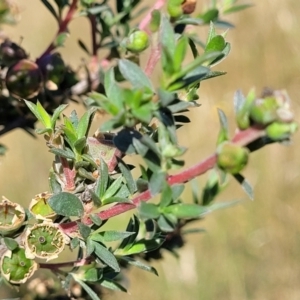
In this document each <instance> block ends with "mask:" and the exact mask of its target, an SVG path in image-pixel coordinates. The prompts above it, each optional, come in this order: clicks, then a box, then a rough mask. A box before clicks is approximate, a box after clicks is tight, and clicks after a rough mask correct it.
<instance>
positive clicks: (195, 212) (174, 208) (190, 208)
mask: <svg viewBox="0 0 300 300" xmlns="http://www.w3.org/2000/svg"><path fill="white" fill-rule="evenodd" d="M163 212H164V213H166V214H172V215H174V216H175V217H177V218H179V219H184V218H199V217H201V216H203V215H205V214H207V212H208V209H207V208H206V207H204V206H200V205H198V204H186V203H179V204H173V205H170V206H168V207H166V208H164V209H163Z"/></svg>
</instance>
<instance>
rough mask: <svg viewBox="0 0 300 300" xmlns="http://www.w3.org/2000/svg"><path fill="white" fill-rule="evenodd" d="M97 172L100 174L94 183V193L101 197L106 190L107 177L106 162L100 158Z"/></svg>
mask: <svg viewBox="0 0 300 300" xmlns="http://www.w3.org/2000/svg"><path fill="white" fill-rule="evenodd" d="M99 174H100V176H99V177H98V180H97V183H96V187H95V193H96V195H97V196H98V197H99V198H100V199H101V198H102V197H103V195H104V193H105V191H106V188H107V184H108V179H109V177H108V167H107V164H106V163H105V161H104V160H102V159H101V163H100V167H99Z"/></svg>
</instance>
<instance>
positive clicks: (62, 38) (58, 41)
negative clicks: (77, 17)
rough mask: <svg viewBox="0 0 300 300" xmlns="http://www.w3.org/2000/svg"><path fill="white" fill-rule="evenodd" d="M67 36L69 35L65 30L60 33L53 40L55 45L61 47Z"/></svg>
mask: <svg viewBox="0 0 300 300" xmlns="http://www.w3.org/2000/svg"><path fill="white" fill-rule="evenodd" d="M68 37H69V33H67V32H62V33H60V34H59V35H58V36H57V37H56V39H55V41H54V45H55V47H63V46H64V44H65V41H66V39H67V38H68Z"/></svg>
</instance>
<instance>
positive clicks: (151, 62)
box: [145, 43, 161, 77]
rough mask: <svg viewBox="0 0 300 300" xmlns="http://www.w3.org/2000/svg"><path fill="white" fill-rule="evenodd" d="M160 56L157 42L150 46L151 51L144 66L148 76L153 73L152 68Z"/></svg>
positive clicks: (159, 47) (159, 46)
mask: <svg viewBox="0 0 300 300" xmlns="http://www.w3.org/2000/svg"><path fill="white" fill-rule="evenodd" d="M160 56H161V45H160V44H159V43H158V44H157V45H155V46H152V49H151V53H150V55H149V59H148V61H147V64H146V67H145V74H146V75H147V76H148V77H150V76H151V74H152V73H153V70H154V68H155V66H156V64H157V63H158V61H159V59H160Z"/></svg>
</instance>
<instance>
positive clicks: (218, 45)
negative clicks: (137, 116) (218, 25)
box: [205, 35, 226, 52]
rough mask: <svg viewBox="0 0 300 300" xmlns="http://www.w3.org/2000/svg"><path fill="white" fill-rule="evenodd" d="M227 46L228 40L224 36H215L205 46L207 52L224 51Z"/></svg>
mask: <svg viewBox="0 0 300 300" xmlns="http://www.w3.org/2000/svg"><path fill="white" fill-rule="evenodd" d="M225 46H226V42H225V39H224V37H223V36H221V35H216V36H214V37H213V38H212V39H211V40H210V41H209V43H207V45H206V47H205V52H213V51H223V49H224V48H225Z"/></svg>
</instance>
